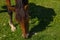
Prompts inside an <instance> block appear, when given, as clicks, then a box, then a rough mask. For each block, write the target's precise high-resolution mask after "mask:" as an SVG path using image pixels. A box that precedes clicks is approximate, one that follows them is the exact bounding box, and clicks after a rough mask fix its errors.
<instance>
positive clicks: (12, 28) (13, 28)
mask: <svg viewBox="0 0 60 40" xmlns="http://www.w3.org/2000/svg"><path fill="white" fill-rule="evenodd" d="M9 25H10V27H11V31H12V32H14V31H15V30H16V27H15V26H14V25H13V23H11V22H9Z"/></svg>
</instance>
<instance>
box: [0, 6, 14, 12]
mask: <svg viewBox="0 0 60 40" xmlns="http://www.w3.org/2000/svg"><path fill="white" fill-rule="evenodd" d="M12 7H14V5H13V6H12ZM2 9H3V10H0V13H2V12H8V9H7V6H6V5H5V6H2Z"/></svg>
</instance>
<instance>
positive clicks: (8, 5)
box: [6, 0, 16, 31]
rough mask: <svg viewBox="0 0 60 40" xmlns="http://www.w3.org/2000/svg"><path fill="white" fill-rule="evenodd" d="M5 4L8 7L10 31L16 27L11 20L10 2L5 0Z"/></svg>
mask: <svg viewBox="0 0 60 40" xmlns="http://www.w3.org/2000/svg"><path fill="white" fill-rule="evenodd" d="M6 6H7V9H8V14H9V17H10V21H9V25H10V27H11V31H15V30H16V28H15V26H14V25H13V21H12V10H13V9H12V7H11V2H10V0H6Z"/></svg>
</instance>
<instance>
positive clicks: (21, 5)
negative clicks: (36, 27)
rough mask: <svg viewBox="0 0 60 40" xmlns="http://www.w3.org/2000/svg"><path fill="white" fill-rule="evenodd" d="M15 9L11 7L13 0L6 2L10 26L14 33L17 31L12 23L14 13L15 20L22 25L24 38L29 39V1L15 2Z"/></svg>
mask: <svg viewBox="0 0 60 40" xmlns="http://www.w3.org/2000/svg"><path fill="white" fill-rule="evenodd" d="M15 3H16V5H15V7H12V6H11V0H6V6H7V8H8V14H9V16H10V21H9V25H10V27H11V30H12V31H15V29H16V28H15V26H14V25H13V21H12V12H16V15H15V18H16V20H17V22H18V23H19V24H20V26H21V29H22V34H23V37H24V38H27V37H28V29H29V28H28V23H29V15H28V0H15Z"/></svg>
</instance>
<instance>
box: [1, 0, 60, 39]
mask: <svg viewBox="0 0 60 40" xmlns="http://www.w3.org/2000/svg"><path fill="white" fill-rule="evenodd" d="M14 4H15V3H14V0H12V5H14ZM29 15H30V21H29V30H30V33H31V35H30V38H29V39H24V38H22V36H21V34H22V32H21V29H20V27H19V24H17V23H16V22H15V19H14V17H13V22H14V24H15V25H16V24H17V25H16V27H17V30H16V31H15V32H11V30H10V26H9V25H8V21H9V16H8V12H7V10H6V7H5V0H0V40H60V0H29ZM13 16H14V15H13Z"/></svg>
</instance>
